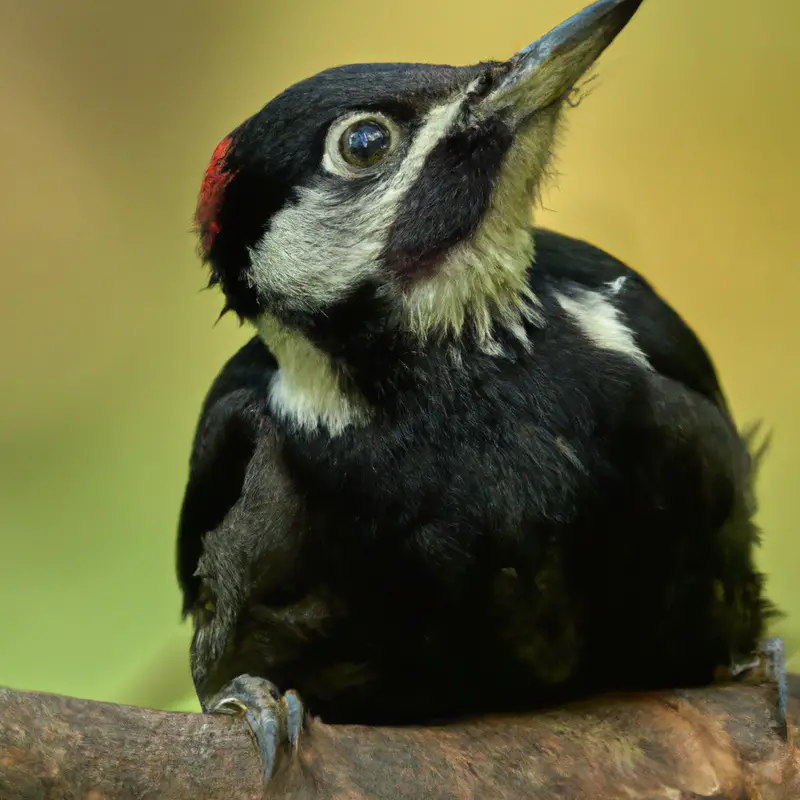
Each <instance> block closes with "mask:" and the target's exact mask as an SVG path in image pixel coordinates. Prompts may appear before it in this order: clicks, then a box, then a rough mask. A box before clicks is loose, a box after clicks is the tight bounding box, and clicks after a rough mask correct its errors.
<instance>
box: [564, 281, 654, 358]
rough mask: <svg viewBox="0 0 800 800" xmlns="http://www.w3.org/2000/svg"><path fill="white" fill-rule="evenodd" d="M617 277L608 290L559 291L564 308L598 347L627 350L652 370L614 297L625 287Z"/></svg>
mask: <svg viewBox="0 0 800 800" xmlns="http://www.w3.org/2000/svg"><path fill="white" fill-rule="evenodd" d="M620 280H622V279H618V280H617V281H614V282H613V283H612V284H610V285H609V287H608V289H609V290H608V292H607V293H606V292H599V291H595V290H592V289H584V288H580V289H576V290H575V291H574V292H573V293H571V294H564V293H557V294H556V296H555V297H556V300H558V302H559V304H560V305H561V307H562V308H563V309H564V311H566V312H567V314H569V315H570V317H572V319H573V320H574V321H575V323H576V324H577V325H578V327H579V328H580V329H581V331H583V334H584V335H585V336H586V338H587V339H589V340H590V341H591V342H593V343H594V344H595V345H596V346H597V347H601V348H603V349H604V350H615V351H616V352H618V353H624V354H625V355H627V356H629V357H630V358H632V359H633V360H634V361H636V362H637V363H638V364H640V365H641V366H643V367H645V368H647V369H652V367H651V366H650V362H649V361H648V360H647V356H646V355H645V354H644V352H643V351H642V349H641V348H640V347H639V345H638V344H637V343H636V338H635V336H634V334H633V331H632V330H631V329H630V328H629V327H628V326H627V325H626V324H625V321H624V319H623V317H622V313H621V312H620V310H619V309H618V308H617V307H616V306H615V305H614V302H613V301H612V299H611V298H612V297H613V296H614V295H616V294H617V293H618V292H619V290H620V289H621V287H622V283H620V282H619V281H620Z"/></svg>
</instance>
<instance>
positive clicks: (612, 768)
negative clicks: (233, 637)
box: [0, 678, 800, 800]
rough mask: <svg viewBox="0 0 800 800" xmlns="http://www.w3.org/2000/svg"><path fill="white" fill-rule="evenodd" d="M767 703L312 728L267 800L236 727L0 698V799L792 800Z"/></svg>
mask: <svg viewBox="0 0 800 800" xmlns="http://www.w3.org/2000/svg"><path fill="white" fill-rule="evenodd" d="M798 683H800V681H798V680H797V678H793V685H792V691H791V694H792V697H791V699H790V713H791V714H792V719H793V720H797V719H798V716H800V700H798V694H800V686H799V685H798ZM774 702H775V691H774V687H772V686H771V685H760V686H759V685H753V684H752V683H742V684H730V685H720V686H714V687H709V688H704V689H694V690H685V691H674V692H668V693H657V694H647V695H636V696H627V697H605V698H596V699H594V700H591V701H587V702H585V703H581V704H576V705H572V706H568V707H564V708H559V709H555V710H552V711H547V712H541V713H538V714H528V715H522V716H505V717H486V718H481V719H477V720H473V721H469V722H459V723H452V724H448V725H445V726H436V727H425V728H419V727H409V728H369V727H359V726H345V725H342V726H329V725H325V724H323V723H322V722H320V721H318V720H313V719H312V720H311V721H310V722H309V725H308V729H307V733H306V736H305V739H304V740H303V742H302V743H301V746H300V749H299V751H298V753H297V755H296V756H295V757H293V758H283V759H282V761H280V762H279V764H278V767H277V771H276V775H275V778H274V779H273V781H272V783H271V784H270V786H269V788H268V789H266V790H265V789H264V786H263V782H262V777H261V765H260V762H259V758H258V754H257V751H256V749H255V745H254V743H253V742H252V740H251V738H250V735H249V733H248V730H247V727H246V725H245V724H244V722H242V721H241V720H239V719H236V718H232V717H227V716H206V715H201V714H186V713H176V712H166V711H153V710H148V709H142V708H133V707H128V706H117V705H111V704H108V703H98V702H93V701H88V700H78V699H75V698H70V697H62V696H59V695H50V694H39V693H31V692H15V691H11V690H5V689H0V798H2V800H22V799H23V798H24V799H25V800H29V799H30V800H33V798H47V799H48V800H56V799H59V800H60V799H61V798H69V799H70V800H72V798H76V799H77V798H81V799H82V800H103V799H104V798H109V800H110V799H111V798H137V800H145V798H146V799H147V800H155V798H169V800H183V799H184V798H185V799H186V800H189V799H190V798H191V800H199V799H200V798H208V800H257V799H258V798H273V797H274V798H278V797H288V798H297V800H311V798H341V800H345V798H347V800H361V799H362V798H364V800H366V798H370V800H383V798H386V800H423V798H425V799H426V800H430V799H432V798H434V799H435V798H441V799H442V800H444V798H453V799H455V798H462V799H463V798H475V800H483V799H484V798H485V800H506V798H507V799H508V800H511V799H512V798H513V799H514V800H518V799H519V798H537V800H550V798H592V800H606V799H607V798H608V799H609V800H610V799H611V798H615V799H616V798H637V799H639V800H660V799H663V800H667V799H669V800H684V799H686V800H688V798H719V800H722V798H736V800H744V799H745V798H763V799H764V800H779V799H780V800H783V799H784V798H785V800H790V798H791V800H798V798H800V755H798V751H797V749H796V748H795V746H794V744H793V742H792V740H791V738H790V741H789V742H786V741H785V740H784V739H783V738H782V737H781V736H780V735H779V734H778V733H777V728H776V726H775V721H774V715H773V707H774ZM796 733H797V732H796V730H794V731H793V735H796Z"/></svg>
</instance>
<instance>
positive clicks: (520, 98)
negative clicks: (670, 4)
mask: <svg viewBox="0 0 800 800" xmlns="http://www.w3.org/2000/svg"><path fill="white" fill-rule="evenodd" d="M642 2H643V0H598V2H596V3H593V4H592V5H590V6H588V7H586V8H584V9H583V11H579V12H578V13H577V14H575V15H574V16H572V17H570V18H569V19H568V20H566V22H562V23H561V24H560V25H558V26H556V27H555V28H553V29H552V30H551V31H550V32H549V33H546V34H545V35H544V36H542V37H541V38H539V39H537V40H536V41H535V42H533V43H532V44H530V45H528V46H527V47H526V48H525V49H524V50H521V51H520V52H519V53H517V54H516V55H515V56H513V57H512V58H511V59H510V60H509V61H507V62H506V64H505V65H504V67H505V69H506V72H505V75H504V76H503V77H502V78H501V80H500V83H499V84H497V85H496V86H495V87H494V88H493V89H492V90H491V91H490V92H489V93H488V94H486V95H485V96H483V97H482V98H481V99H480V100H478V102H477V103H476V111H478V112H479V113H480V114H481V115H488V114H496V113H501V114H503V113H505V114H508V115H510V116H511V117H512V118H513V119H512V120H511V121H512V123H517V124H518V123H519V122H522V121H524V120H525V119H527V118H528V117H530V116H531V115H532V114H534V113H535V112H536V111H539V110H540V109H543V108H545V107H547V106H549V105H550V104H552V103H555V102H558V101H560V100H563V99H564V98H565V97H566V96H567V94H568V93H569V91H570V90H571V89H572V87H573V86H574V85H575V83H576V82H577V81H578V80H579V79H580V77H581V76H582V75H583V74H584V73H585V72H586V71H587V70H588V69H589V67H591V66H592V64H594V62H595V61H596V60H597V58H598V57H599V56H600V54H601V53H602V52H603V51H604V50H605V49H606V48H607V47H608V46H609V45H610V44H611V42H612V41H614V39H615V38H616V37H617V35H618V34H619V33H620V31H621V30H622V29H623V28H624V27H625V26H626V25H627V24H628V22H629V20H630V19H631V17H632V16H633V15H634V14H635V13H636V10H637V9H638V8H639V6H640V5H641V4H642Z"/></svg>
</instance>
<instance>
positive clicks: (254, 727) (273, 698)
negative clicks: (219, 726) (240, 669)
mask: <svg viewBox="0 0 800 800" xmlns="http://www.w3.org/2000/svg"><path fill="white" fill-rule="evenodd" d="M209 711H210V713H212V714H234V715H236V716H243V717H244V719H245V721H246V722H247V724H248V725H249V727H250V730H251V731H252V732H253V736H254V737H255V740H256V744H257V745H258V750H259V752H260V753H261V761H262V763H263V767H264V776H265V778H266V782H267V783H269V782H270V780H271V779H272V776H273V773H274V771H275V762H276V760H277V757H278V754H279V752H280V750H281V748H282V747H283V746H285V745H287V744H288V745H289V748H290V751H291V752H292V753H293V752H295V751H296V750H297V746H298V744H299V742H300V736H301V734H302V732H303V724H304V719H305V710H304V708H303V703H302V701H301V700H300V697H299V696H298V695H297V693H296V692H293V691H288V692H286V693H285V694H281V693H280V691H279V690H278V688H277V687H276V686H275V685H274V684H272V683H270V682H269V681H268V680H265V679H264V678H255V677H253V676H252V675H240V676H239V677H238V678H234V679H233V680H232V681H231V682H230V683H229V684H228V685H227V686H226V687H225V688H224V689H223V690H222V691H221V692H220V693H219V694H217V695H216V697H215V698H214V700H212V701H211V702H210V703H209Z"/></svg>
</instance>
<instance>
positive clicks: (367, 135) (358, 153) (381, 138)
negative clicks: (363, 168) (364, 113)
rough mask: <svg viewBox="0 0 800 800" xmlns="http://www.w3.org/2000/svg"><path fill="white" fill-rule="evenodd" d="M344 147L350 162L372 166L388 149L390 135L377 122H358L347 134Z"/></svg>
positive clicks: (344, 138)
mask: <svg viewBox="0 0 800 800" xmlns="http://www.w3.org/2000/svg"><path fill="white" fill-rule="evenodd" d="M342 146H343V149H344V151H345V152H344V154H345V156H346V157H347V159H348V161H354V162H356V163H357V164H363V165H368V164H372V163H374V162H375V161H377V160H378V159H379V158H380V157H381V156H382V155H383V153H384V151H385V150H387V149H388V147H389V134H388V133H387V131H386V128H384V127H383V125H381V124H379V123H377V122H357V123H356V124H355V125H353V127H352V128H348V130H347V131H346V132H345V135H344V137H343V141H342Z"/></svg>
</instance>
